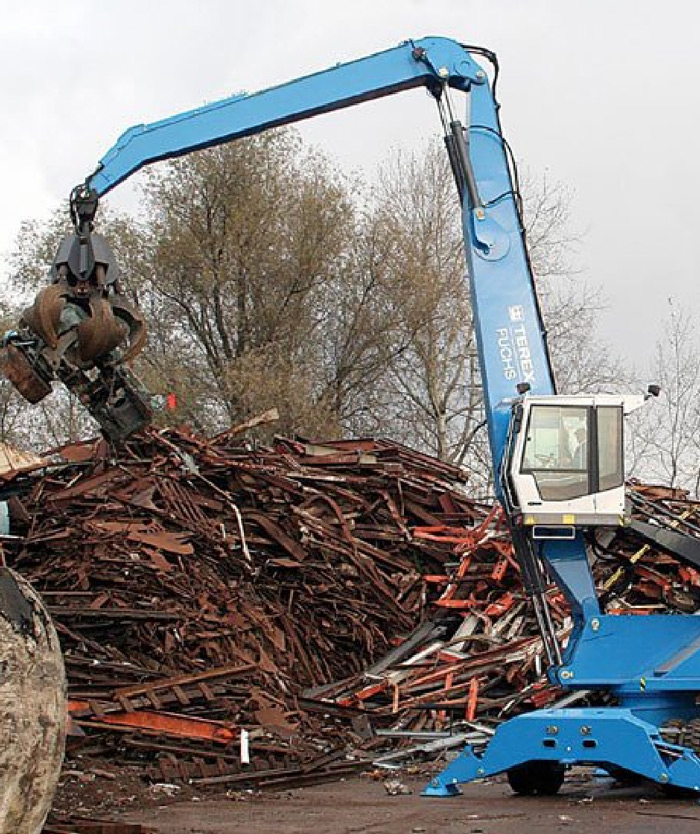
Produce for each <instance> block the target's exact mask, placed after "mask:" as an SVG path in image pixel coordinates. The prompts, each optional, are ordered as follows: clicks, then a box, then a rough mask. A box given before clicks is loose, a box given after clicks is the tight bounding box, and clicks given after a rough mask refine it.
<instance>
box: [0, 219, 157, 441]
mask: <svg viewBox="0 0 700 834" xmlns="http://www.w3.org/2000/svg"><path fill="white" fill-rule="evenodd" d="M49 277H50V278H51V281H52V283H51V284H49V286H47V287H44V288H43V289H42V290H41V291H40V292H39V293H38V294H37V296H36V298H35V299H34V303H33V304H32V305H31V306H30V307H28V308H27V309H26V310H25V311H24V313H23V314H22V317H21V319H20V322H19V326H18V328H17V330H16V331H12V332H11V333H9V334H7V335H6V337H5V340H4V346H3V347H2V349H1V350H0V370H2V371H3V373H4V374H5V376H6V377H7V378H8V379H9V380H10V382H12V384H13V385H14V386H15V388H17V390H18V391H19V392H20V394H22V396H23V397H24V398H25V399H27V400H28V401H29V402H31V403H36V402H39V401H40V400H42V399H43V398H44V397H45V396H46V395H47V394H49V393H50V391H51V383H52V382H53V381H54V380H60V381H61V382H63V383H64V384H65V385H66V386H67V387H68V388H69V389H70V390H71V391H73V393H75V394H76V395H77V396H78V397H79V398H80V400H81V402H82V403H83V405H85V407H86V408H87V409H88V411H89V412H90V413H91V414H92V415H93V417H95V418H96V419H97V420H98V422H99V423H100V425H101V426H102V430H103V432H104V433H105V435H106V436H107V437H109V438H110V439H112V440H115V441H117V440H122V439H123V438H124V437H127V436H128V435H129V434H131V433H132V432H134V431H136V430H138V429H139V428H141V427H143V426H144V425H146V424H147V423H148V422H149V421H150V419H151V407H150V396H149V395H148V392H146V391H145V389H144V388H143V387H142V386H141V384H140V383H139V382H138V380H137V379H136V377H135V376H134V375H133V374H132V373H131V372H130V371H129V370H128V369H127V368H126V367H125V365H124V363H125V362H128V361H129V360H131V359H133V358H135V357H136V356H137V355H138V354H139V353H140V351H141V350H142V349H143V347H144V345H145V342H146V325H145V321H144V318H143V316H142V314H141V313H140V311H139V310H138V309H137V308H136V307H135V306H134V305H133V304H131V303H130V302H129V301H128V300H127V299H126V298H125V296H124V294H123V293H122V291H121V287H120V285H119V269H118V267H117V264H116V260H115V258H114V255H113V253H112V250H111V249H110V247H109V245H108V244H107V241H106V240H105V239H104V238H103V237H102V236H101V235H97V234H92V233H91V230H87V231H86V230H85V229H83V230H82V231H79V232H78V233H76V234H71V235H68V236H66V237H65V238H64V239H63V241H62V242H61V244H60V246H59V248H58V252H57V253H56V257H55V259H54V262H53V264H52V266H51V270H50V273H49Z"/></svg>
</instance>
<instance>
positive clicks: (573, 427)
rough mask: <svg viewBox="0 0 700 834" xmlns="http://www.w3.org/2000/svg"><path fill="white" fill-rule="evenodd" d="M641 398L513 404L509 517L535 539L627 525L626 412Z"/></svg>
mask: <svg viewBox="0 0 700 834" xmlns="http://www.w3.org/2000/svg"><path fill="white" fill-rule="evenodd" d="M644 400H645V397H643V396H622V395H619V396H618V395H614V394H596V395H577V396H561V395H550V396H530V395H528V394H526V395H525V396H523V397H522V398H521V399H519V400H518V401H517V402H516V403H515V404H514V405H513V407H512V414H511V422H510V428H509V437H508V444H507V447H506V457H505V458H504V462H503V468H502V486H503V490H504V494H505V499H506V503H507V505H508V509H509V515H510V516H511V519H512V520H513V521H514V523H516V524H520V525H523V526H526V527H529V528H531V531H532V535H533V537H534V538H558V539H560V538H573V537H574V536H575V533H576V528H577V527H590V526H618V525H620V524H623V523H624V512H625V470H624V429H623V421H624V417H625V415H627V414H629V413H630V412H632V411H634V410H635V409H637V408H639V407H640V406H641V405H642V404H643V403H644Z"/></svg>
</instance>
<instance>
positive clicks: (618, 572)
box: [603, 509, 695, 591]
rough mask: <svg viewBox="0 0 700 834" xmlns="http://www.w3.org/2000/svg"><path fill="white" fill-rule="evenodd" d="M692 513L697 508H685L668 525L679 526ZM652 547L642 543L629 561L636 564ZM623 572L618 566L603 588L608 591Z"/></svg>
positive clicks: (693, 513)
mask: <svg viewBox="0 0 700 834" xmlns="http://www.w3.org/2000/svg"><path fill="white" fill-rule="evenodd" d="M691 515H695V510H694V509H689V510H685V511H684V512H683V513H681V514H680V515H679V516H678V518H677V519H674V520H673V521H671V522H670V523H669V524H668V526H669V527H678V525H679V524H680V522H681V521H685V520H686V519H687V518H688V517H689V516H691ZM651 549H652V546H651V545H650V544H644V545H642V546H641V547H640V548H639V550H638V551H637V552H636V553H633V554H632V556H630V558H629V563H630V564H631V565H634V564H635V563H636V562H638V561H639V560H640V559H641V558H642V556H645V555H646V554H647V553H648V552H649V551H650V550H651ZM623 572H624V568H618V569H617V570H616V571H615V573H613V574H612V576H609V577H608V578H607V579H606V580H605V583H604V584H603V589H604V590H606V591H608V590H610V588H611V587H612V586H613V585H614V584H615V583H616V582H617V580H618V579H619V578H620V577H621V576H622V574H623Z"/></svg>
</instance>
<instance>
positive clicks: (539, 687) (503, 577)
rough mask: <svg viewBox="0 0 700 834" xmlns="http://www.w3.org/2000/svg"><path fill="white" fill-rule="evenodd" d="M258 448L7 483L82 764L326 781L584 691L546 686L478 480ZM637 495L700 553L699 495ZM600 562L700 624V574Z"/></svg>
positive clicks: (648, 517) (639, 513) (508, 550)
mask: <svg viewBox="0 0 700 834" xmlns="http://www.w3.org/2000/svg"><path fill="white" fill-rule="evenodd" d="M239 443H240V441H239V440H238V439H237V432H235V431H233V432H228V433H224V434H222V435H219V436H218V437H214V438H211V439H204V438H201V437H197V436H195V435H193V434H191V433H189V432H187V431H184V430H180V431H175V430H169V431H163V432H157V431H155V430H152V431H149V432H148V433H146V434H144V435H143V436H141V437H139V438H138V439H135V440H132V441H130V442H129V443H128V444H127V445H126V446H125V447H124V449H123V450H122V452H121V453H120V456H119V457H118V458H116V459H115V458H113V457H111V455H112V454H113V452H112V451H111V450H110V449H109V448H108V447H107V446H106V444H104V443H103V442H97V443H94V444H72V445H71V446H69V447H65V449H63V450H55V451H54V454H53V457H52V458H51V460H52V463H51V465H50V466H49V467H48V468H45V469H44V470H43V471H30V472H28V473H14V474H12V475H11V476H8V477H10V478H11V479H12V485H13V491H14V493H15V494H14V497H13V498H12V500H11V513H12V516H13V521H14V522H15V526H16V527H17V528H18V529H19V530H20V532H21V534H22V535H21V537H20V538H19V539H16V540H10V541H8V542H7V543H6V544H5V550H6V555H7V558H8V561H10V562H11V563H12V564H13V565H14V566H16V567H17V568H18V569H19V570H21V571H22V572H23V573H24V574H25V575H26V576H27V577H28V578H30V579H31V581H32V582H33V583H34V584H35V586H36V587H37V588H38V589H39V590H40V591H41V593H42V594H43V595H44V597H45V599H46V601H47V603H48V605H49V606H50V610H51V612H52V614H53V616H54V618H55V620H56V624H57V628H58V630H59V634H60V636H61V639H62V642H63V647H64V651H65V656H66V664H67V669H68V675H69V697H70V709H71V715H72V725H73V735H72V737H71V749H72V750H74V751H80V752H81V754H83V755H90V754H92V755H96V756H101V757H111V758H113V759H114V758H116V759H117V760H119V761H128V762H139V763H141V764H142V766H143V769H144V773H145V774H146V775H148V776H150V777H151V778H154V779H156V780H157V779H165V780H166V781H172V780H176V781H177V780H184V781H189V782H191V783H193V784H197V785H202V786H206V785H226V786H234V787H235V786H236V785H238V784H253V785H256V786H258V787H266V786H269V787H275V786H279V785H283V784H286V785H291V784H308V783H309V782H312V781H319V780H323V779H328V778H338V777H339V776H341V775H344V774H347V773H350V772H353V771H355V770H357V769H358V768H362V767H365V766H367V765H368V764H369V763H370V762H371V761H372V760H373V759H376V760H377V761H378V762H380V763H382V766H392V763H395V762H397V761H403V760H404V759H405V758H406V757H409V756H410V755H413V753H412V752H411V751H413V750H414V749H415V750H418V751H419V753H420V751H421V750H422V753H423V754H424V755H427V756H435V755H438V754H439V751H442V750H445V749H447V748H448V747H450V746H453V741H454V737H458V738H464V739H469V740H470V741H471V742H473V743H479V742H481V743H485V742H486V741H487V740H488V738H489V737H490V735H491V734H492V733H493V731H494V728H495V726H496V724H497V723H498V722H499V721H501V720H503V719H505V718H508V717H510V716H512V715H514V714H515V713H517V712H518V711H522V710H525V709H532V708H537V707H541V706H544V705H549V704H560V703H561V704H563V703H568V702H571V699H572V698H574V699H576V698H579V699H581V698H584V699H585V698H586V697H587V694H586V693H574V694H573V695H572V694H568V695H564V694H563V693H562V692H561V691H559V690H556V689H554V688H553V687H551V686H550V685H549V683H548V682H547V681H546V678H545V676H544V659H543V647H542V641H541V639H540V637H539V635H538V634H537V632H536V627H535V622H534V618H533V617H532V616H531V613H530V608H529V603H528V601H527V598H526V594H525V592H524V590H523V586H522V582H521V576H520V568H519V566H518V564H517V562H516V560H515V558H514V555H513V551H512V547H511V543H510V540H509V534H508V530H507V527H506V525H505V524H504V520H503V517H502V514H501V512H500V510H499V509H498V508H497V507H494V506H492V505H490V504H489V503H486V502H482V501H479V500H475V499H474V498H472V497H470V496H469V491H468V486H467V485H466V483H465V479H464V477H463V474H462V472H461V471H460V470H459V469H457V468H455V467H453V466H450V465H448V464H445V463H442V462H440V461H437V460H435V459H433V458H430V457H428V456H426V455H423V454H419V453H416V452H413V451H411V450H410V449H407V448H405V447H403V446H401V445H399V444H395V443H392V442H390V441H386V440H373V439H359V440H347V441H337V442H329V443H315V444H311V443H303V442H299V441H295V440H289V439H285V438H278V439H277V440H276V441H275V442H274V443H273V444H272V445H271V446H270V447H265V448H255V449H249V448H245V447H242V446H241V445H237V444H239ZM632 496H633V507H634V513H635V517H637V518H639V519H640V520H643V521H645V522H653V523H654V524H658V525H661V526H666V527H668V528H669V529H673V530H676V531H680V532H681V533H683V534H685V535H687V536H690V537H693V538H694V539H699V540H700V519H698V516H697V514H698V512H700V505H699V504H697V503H696V502H692V501H690V500H689V499H688V497H687V496H686V495H685V494H683V493H680V492H679V491H677V490H664V489H663V488H660V487H653V488H652V487H649V486H643V485H635V486H633V488H632ZM592 549H593V553H594V555H595V559H596V561H595V564H594V574H595V579H596V582H597V585H598V587H599V590H600V593H601V596H602V598H603V601H604V603H605V604H606V605H607V610H608V611H609V612H612V613H619V614H639V613H649V612H654V611H659V610H663V611H670V612H674V611H689V610H695V609H696V608H697V607H698V603H700V570H696V568H694V567H692V566H690V565H688V564H683V563H680V562H679V561H678V560H677V558H676V557H675V556H674V555H672V554H670V553H668V552H663V551H662V550H661V549H660V547H659V545H658V544H657V543H652V544H650V543H649V542H648V541H646V540H644V541H643V540H641V539H639V538H638V536H637V534H635V532H634V531H633V530H630V529H621V530H619V531H618V532H616V533H613V532H602V533H599V534H598V535H597V536H596V538H595V540H594V541H593V542H592ZM547 601H548V604H549V607H550V611H551V614H552V619H553V621H554V623H555V625H556V627H557V629H558V634H559V637H560V639H561V640H566V637H567V634H568V632H569V629H570V627H571V623H570V618H569V611H568V607H567V604H566V602H565V600H564V597H563V595H562V593H561V592H560V591H559V590H558V589H557V588H556V587H555V586H553V585H552V586H551V587H550V588H549V589H548V591H547ZM446 733H447V734H451V737H452V741H450V740H448V741H445V734H446ZM455 734H456V735H455ZM426 738H427V739H428V741H427V742H426V743H425V744H418V745H414V744H413V742H412V739H413V740H414V741H415V740H416V739H423V740H424V741H425V739H426ZM407 751H409V752H407Z"/></svg>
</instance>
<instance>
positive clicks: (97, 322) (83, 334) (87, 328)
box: [76, 295, 127, 363]
mask: <svg viewBox="0 0 700 834" xmlns="http://www.w3.org/2000/svg"><path fill="white" fill-rule="evenodd" d="M89 310H90V315H89V316H87V317H86V318H84V319H83V320H82V321H81V322H80V324H78V326H77V328H76V329H77V331H78V351H79V353H80V359H81V361H82V362H84V363H90V362H94V361H95V360H96V359H99V358H100V357H101V356H105V355H107V354H109V353H111V352H112V351H113V350H114V348H116V347H118V346H119V345H120V344H121V343H122V342H123V341H124V338H125V336H126V335H127V329H126V327H124V326H123V325H122V324H121V323H120V322H118V321H117V319H116V317H115V315H114V311H113V309H112V305H111V303H110V300H109V299H108V298H104V297H101V296H98V295H92V296H91V297H90V301H89Z"/></svg>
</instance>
